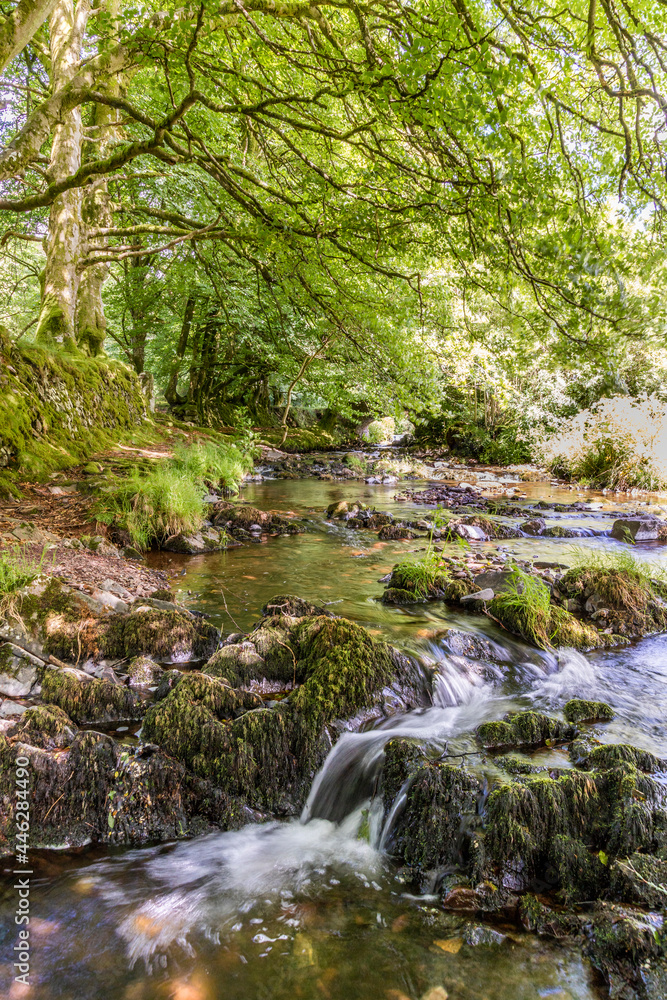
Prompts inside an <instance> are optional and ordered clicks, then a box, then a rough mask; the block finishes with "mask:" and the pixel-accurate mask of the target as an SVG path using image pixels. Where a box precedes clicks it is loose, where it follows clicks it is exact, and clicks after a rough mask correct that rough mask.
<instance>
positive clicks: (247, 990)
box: [0, 480, 667, 1000]
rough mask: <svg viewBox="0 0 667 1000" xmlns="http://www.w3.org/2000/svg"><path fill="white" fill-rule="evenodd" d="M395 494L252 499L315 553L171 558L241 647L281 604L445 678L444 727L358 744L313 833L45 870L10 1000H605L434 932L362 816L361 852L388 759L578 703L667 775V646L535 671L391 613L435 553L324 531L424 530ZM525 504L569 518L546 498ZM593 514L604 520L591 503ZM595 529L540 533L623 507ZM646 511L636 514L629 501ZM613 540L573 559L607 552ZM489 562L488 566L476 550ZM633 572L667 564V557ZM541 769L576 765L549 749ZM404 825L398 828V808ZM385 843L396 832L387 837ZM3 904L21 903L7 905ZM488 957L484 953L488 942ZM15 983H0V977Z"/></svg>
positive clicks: (580, 964)
mask: <svg viewBox="0 0 667 1000" xmlns="http://www.w3.org/2000/svg"><path fill="white" fill-rule="evenodd" d="M395 491H396V487H393V486H391V487H382V486H368V485H366V484H359V483H344V484H341V483H329V482H321V481H317V480H306V481H274V482H267V483H262V484H252V485H250V486H248V487H247V488H246V490H245V492H244V496H245V499H247V501H248V502H250V503H254V504H256V505H257V506H260V507H263V508H267V509H268V508H274V509H276V510H281V511H290V510H291V511H293V512H294V513H296V514H298V515H299V516H301V517H305V518H307V519H308V531H307V533H306V534H305V535H301V536H296V537H286V538H277V539H271V540H270V541H268V542H266V543H262V544H249V545H246V546H243V547H239V548H236V549H232V550H230V551H228V552H226V553H221V554H219V555H211V556H207V557H205V558H195V559H182V558H179V557H176V556H173V557H172V556H161V557H159V561H160V562H161V563H162V564H163V565H166V566H167V567H168V568H169V569H171V570H174V571H176V572H179V573H180V572H181V571H182V570H183V569H185V571H186V575H185V576H183V577H179V578H178V585H180V587H181V591H182V592H181V597H182V598H183V599H184V600H185V601H188V602H190V603H191V605H192V606H193V607H198V608H200V609H202V610H205V611H207V612H208V613H209V614H211V616H212V618H213V620H214V621H215V622H216V624H218V625H219V626H220V627H221V628H222V629H223V630H224V631H226V632H230V631H235V630H237V629H240V630H246V629H248V628H249V627H250V626H251V625H252V624H253V623H254V622H255V621H257V620H258V618H259V609H260V607H261V605H262V604H263V603H265V601H266V600H268V599H269V598H270V597H272V596H274V595H275V594H276V593H279V592H288V593H294V594H299V595H301V596H303V597H306V598H310V599H313V600H318V601H326V602H331V605H330V606H331V608H332V610H335V611H336V612H337V613H340V614H342V615H345V616H347V617H350V618H354V619H356V620H357V621H360V622H363V623H364V624H366V625H367V626H368V627H369V628H371V630H374V631H376V632H377V633H378V634H382V635H383V636H384V637H385V638H387V639H388V640H390V641H392V642H394V643H395V644H397V645H399V646H401V647H403V648H404V649H406V650H408V651H411V652H413V653H415V654H417V655H418V656H420V657H422V658H424V659H427V660H429V661H430V662H431V663H433V664H435V665H436V666H437V671H438V678H437V683H436V691H435V699H434V705H433V706H432V707H431V708H428V709H426V710H423V711H421V712H413V713H409V714H408V715H405V716H402V717H395V718H393V719H391V720H389V721H388V722H385V723H384V724H383V725H382V726H380V727H378V728H376V729H374V730H371V731H368V732H363V733H350V734H346V735H345V736H344V737H343V738H342V739H341V740H340V741H339V742H338V744H337V745H336V747H335V748H334V750H333V751H332V753H331V755H330V756H329V758H328V760H327V761H326V763H325V766H324V768H323V770H322V772H321V773H320V775H318V777H317V779H316V781H315V783H314V785H313V788H312V790H311V795H310V798H309V801H308V804H307V806H306V809H305V810H304V815H303V816H302V818H301V820H297V819H295V820H291V821H289V822H286V823H269V824H264V825H255V826H249V827H246V828H244V829H243V830H240V831H237V832H232V833H222V834H214V835H211V836H207V837H202V838H198V839H194V840H191V841H188V842H182V843H179V844H168V845H160V846H157V847H146V848H141V849H136V850H104V849H101V848H93V847H91V848H88V849H85V850H82V851H76V852H74V851H72V852H60V853H58V854H55V853H53V852H46V851H42V852H36V856H35V858H34V863H35V868H36V871H37V872H38V874H39V880H38V883H35V882H33V892H32V897H31V902H32V914H33V921H32V923H31V931H32V934H33V939H32V940H33V949H34V950H33V966H32V972H31V986H30V988H29V991H28V992H25V991H23V988H22V987H19V986H18V984H16V983H13V984H12V981H11V980H12V969H11V965H10V964H9V962H10V955H11V947H12V944H13V942H14V930H13V923H12V908H13V905H14V894H13V892H12V890H11V889H10V888H8V889H7V891H6V893H5V895H4V896H3V897H2V903H1V904H0V910H1V911H2V916H3V918H4V919H3V924H2V930H0V995H1V996H8V997H12V998H14V997H23V996H25V997H30V998H31V1000H55V998H60V997H64V998H70V997H71V998H75V997H76V998H90V1000H93V998H97V997H99V998H104V1000H116V998H118V1000H161V998H165V1000H223V998H224V1000H237V998H238V1000H241V998H243V1000H262V998H273V1000H283V998H284V1000H288V998H290V1000H291V998H306V1000H310V998H320V997H321V998H325V1000H353V998H359V1000H376V998H381V1000H443V998H444V997H445V996H448V997H449V998H450V1000H538V998H551V1000H595V998H600V997H602V995H603V994H602V992H601V984H600V982H599V981H598V980H596V977H595V973H594V972H593V971H592V970H591V969H590V967H589V966H588V965H587V963H586V962H585V961H584V960H583V959H582V957H581V956H580V955H579V954H578V953H577V952H576V951H575V950H572V949H569V948H566V947H561V946H558V945H556V944H553V943H548V942H544V941H539V940H537V939H535V938H534V937H532V936H530V935H524V934H521V933H518V932H517V930H516V928H514V927H503V926H502V925H499V924H496V925H494V926H493V927H487V928H486V932H485V933H486V939H485V943H479V942H480V936H481V932H480V931H479V928H478V927H477V928H476V927H475V926H471V924H470V922H468V921H464V920H463V919H462V918H459V917H456V916H452V915H448V914H445V913H443V912H442V911H441V910H440V909H439V908H438V903H437V899H436V898H435V897H433V898H429V897H424V896H422V897H415V896H413V895H411V894H410V892H409V890H408V888H407V887H406V886H405V885H404V884H403V882H402V881H401V878H400V872H397V871H396V870H395V866H393V864H392V862H391V858H390V857H389V856H388V855H387V854H386V853H385V852H384V851H383V850H382V848H383V847H386V846H387V845H389V844H390V841H391V838H390V833H391V830H390V828H387V827H385V829H384V830H383V829H382V827H381V824H380V821H379V817H378V816H377V814H376V813H375V811H374V810H373V808H372V806H371V809H370V829H371V837H370V843H368V842H366V841H365V840H361V839H359V838H358V836H357V834H358V832H359V829H360V825H361V821H362V809H364V808H367V807H368V806H369V797H370V796H371V795H372V791H373V788H374V786H375V782H376V779H377V774H378V770H379V768H380V767H381V765H382V755H383V747H384V744H385V742H386V740H387V739H388V738H389V737H390V736H392V735H394V734H396V733H400V734H403V735H415V736H419V738H420V739H422V740H423V741H424V742H427V743H429V744H431V745H432V746H433V747H434V748H437V750H438V752H443V751H445V750H446V752H447V753H460V752H463V751H470V750H474V749H475V747H474V745H473V743H472V741H471V740H470V737H469V736H468V735H467V734H468V733H470V731H471V730H472V729H474V727H475V726H476V725H478V724H479V722H480V721H482V720H484V719H488V718H498V717H499V716H500V715H501V714H502V713H503V712H505V711H507V710H508V709H509V708H527V707H532V706H534V707H538V708H542V709H546V710H551V711H554V710H555V711H557V710H559V709H560V708H561V707H562V705H563V703H564V702H565V701H566V700H567V699H568V698H570V697H572V696H575V695H579V696H585V697H589V698H596V697H600V698H603V699H604V700H606V701H608V702H610V703H611V704H612V705H613V706H614V707H615V709H616V710H617V713H618V714H617V718H616V719H615V720H614V722H612V723H611V724H609V725H607V726H598V727H596V731H597V733H598V735H599V737H600V738H601V739H604V740H607V741H630V742H633V743H635V744H637V745H639V746H642V747H645V748H647V749H650V750H652V751H654V752H656V753H659V754H662V755H667V731H666V729H665V723H664V720H665V715H666V710H667V637H662V636H657V637H653V638H648V639H645V640H642V641H640V642H637V643H634V644H633V645H632V646H630V647H627V648H623V649H620V650H611V651H607V652H604V653H595V654H590V655H587V656H583V655H581V654H578V653H574V652H572V651H567V650H565V651H561V652H559V653H558V654H553V653H541V652H538V651H536V650H533V649H529V648H528V647H526V646H524V645H523V644H521V643H519V642H517V641H514V640H512V639H511V638H510V637H508V635H507V633H504V632H501V631H500V630H497V629H496V628H495V627H494V626H493V623H491V622H489V621H488V620H487V619H483V618H480V617H475V616H471V615H465V614H460V613H459V614H455V613H452V612H451V611H450V610H448V609H447V608H446V607H444V606H443V605H440V604H430V605H423V606H418V607H416V608H411V609H404V608H403V609H401V608H388V607H386V606H384V605H382V604H380V603H379V602H378V601H377V598H378V597H379V596H380V595H381V593H382V589H383V587H382V584H380V583H378V578H379V577H380V576H382V575H384V574H385V573H387V572H388V571H389V570H390V569H391V566H392V565H393V563H394V562H395V561H396V558H397V557H399V556H403V555H405V554H407V553H409V552H418V551H419V550H420V549H421V548H423V547H424V546H425V544H426V542H425V541H423V540H419V539H418V540H415V541H412V542H400V543H399V542H395V543H382V542H379V541H378V539H377V537H376V535H375V534H373V533H367V532H363V531H350V530H349V529H347V528H346V527H344V526H342V525H340V524H338V525H336V524H331V523H327V522H326V521H325V520H324V516H323V511H324V509H325V508H326V506H327V505H328V504H329V503H330V502H331V501H332V500H337V499H347V498H351V499H362V500H363V501H364V502H366V503H371V504H374V505H375V506H377V507H378V509H384V510H393V511H394V512H396V513H398V512H400V511H405V513H406V514H410V515H414V514H416V515H417V516H423V514H424V513H426V512H427V510H428V508H424V507H417V506H411V505H409V504H403V503H399V502H397V501H394V500H393V499H392V498H393V495H394V493H395ZM526 491H527V492H529V493H530V494H531V495H532V496H533V497H535V498H539V497H544V498H547V497H549V496H550V497H551V499H555V500H557V501H559V502H570V501H572V500H573V499H578V497H577V496H576V495H573V494H572V493H570V492H563V493H561V494H560V495H554V494H553V493H551V494H549V492H548V487H546V486H545V484H526ZM595 499H596V500H600V499H601V498H599V497H597V498H595ZM603 503H604V504H605V507H604V509H603V510H602V511H599V512H596V513H595V514H594V515H590V514H589V515H587V516H586V515H584V516H579V515H577V516H573V515H571V514H567V515H565V514H563V515H554V516H550V517H548V518H547V520H548V522H549V523H561V524H566V523H567V524H572V525H580V526H582V527H587V528H591V527H593V528H595V529H596V530H604V529H606V528H609V527H610V526H611V518H610V516H609V512H610V511H612V510H619V509H621V508H620V505H619V503H618V502H607V501H603ZM628 506H629V508H632V509H634V508H636V501H635V502H632V501H628ZM506 544H507V546H508V548H509V549H510V550H511V551H514V552H516V553H517V555H519V556H534V557H536V558H541V559H549V560H553V561H557V562H567V561H568V559H569V558H571V556H572V552H573V543H572V542H571V541H570V540H567V539H565V540H561V539H554V540H541V539H540V540H537V539H521V540H517V541H508V542H507V543H506ZM618 544H619V543H616V542H614V541H613V540H611V539H610V538H609V537H608V536H605V535H595V536H592V537H586V538H582V539H577V540H576V545H578V546H589V547H593V548H604V547H611V546H616V545H618ZM479 548H480V550H481V551H484V550H486V549H490V548H495V546H494V545H491V544H489V545H482V546H479ZM637 551H638V552H640V554H641V555H642V557H643V558H646V559H648V560H652V561H655V562H660V563H665V562H667V559H666V556H665V555H663V553H666V554H667V547H665V546H658V545H646V546H644V547H643V548H642V549H638V550H637ZM452 627H453V628H457V629H464V630H466V631H472V632H477V633H480V632H481V633H483V634H484V635H485V636H486V637H487V638H489V639H491V640H492V642H493V647H492V656H491V657H490V659H489V662H484V661H479V660H475V659H472V658H470V657H467V656H464V655H461V654H460V652H458V651H457V648H458V647H457V646H456V643H455V641H452V639H451V636H448V634H447V629H448V628H452ZM543 760H544V762H545V763H548V764H558V765H560V766H566V765H567V758H566V757H565V755H564V754H562V753H561V752H560V751H558V749H550V750H547V751H544V754H543ZM396 808H397V809H398V808H400V801H399V802H398V803H397V806H396ZM388 826H389V827H390V826H391V822H389V824H388ZM9 885H11V882H10V883H9ZM489 938H490V939H491V940H489ZM3 963H4V964H3Z"/></svg>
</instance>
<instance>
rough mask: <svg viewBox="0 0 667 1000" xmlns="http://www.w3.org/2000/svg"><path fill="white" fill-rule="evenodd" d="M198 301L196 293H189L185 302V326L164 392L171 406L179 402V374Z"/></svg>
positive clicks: (182, 329)
mask: <svg viewBox="0 0 667 1000" xmlns="http://www.w3.org/2000/svg"><path fill="white" fill-rule="evenodd" d="M196 301H197V300H196V298H195V296H194V295H188V300H187V302H186V303H185V313H184V314H183V326H182V327H181V335H180V337H179V338H178V346H177V348H176V357H175V358H174V363H173V364H172V366H171V372H170V373H169V383H168V385H167V388H166V389H165V393H164V398H165V399H166V400H167V402H168V403H169V405H170V406H175V405H176V404H177V403H178V402H179V398H178V376H179V375H180V372H181V365H182V363H183V358H184V357H185V352H186V350H187V347H188V340H189V338H190V329H191V328H192V318H193V316H194V314H195V305H196Z"/></svg>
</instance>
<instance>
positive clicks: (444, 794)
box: [390, 762, 482, 870]
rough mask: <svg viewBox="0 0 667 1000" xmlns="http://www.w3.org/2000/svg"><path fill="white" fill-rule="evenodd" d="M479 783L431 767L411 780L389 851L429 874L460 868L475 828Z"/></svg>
mask: <svg viewBox="0 0 667 1000" xmlns="http://www.w3.org/2000/svg"><path fill="white" fill-rule="evenodd" d="M481 788H482V784H481V781H480V779H478V778H476V777H474V776H473V775H471V774H469V773H468V772H466V771H465V770H463V769H462V768H461V767H453V766H452V765H451V764H444V763H437V762H428V763H425V764H424V765H423V766H422V767H421V768H420V769H419V770H418V771H416V773H415V774H414V776H413V779H412V781H411V783H410V785H409V787H408V788H407V790H406V803H405V807H404V809H403V811H402V812H401V813H400V814H399V815H398V817H397V818H396V823H395V827H394V829H393V831H392V833H391V840H390V848H391V850H392V852H393V853H395V854H396V855H397V856H398V857H400V858H401V860H402V861H403V862H404V863H405V864H407V865H410V866H412V867H415V868H418V869H422V870H428V869H432V868H435V867H440V866H442V865H451V864H458V863H461V862H462V861H463V860H464V858H465V853H466V850H467V845H466V841H467V838H468V836H469V834H470V833H471V832H472V831H473V830H474V829H475V828H476V826H477V802H478V798H479V796H480V794H481Z"/></svg>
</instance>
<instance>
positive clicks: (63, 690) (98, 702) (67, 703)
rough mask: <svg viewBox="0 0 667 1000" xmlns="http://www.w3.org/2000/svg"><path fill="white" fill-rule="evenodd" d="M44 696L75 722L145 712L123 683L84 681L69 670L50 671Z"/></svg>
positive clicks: (135, 715)
mask: <svg viewBox="0 0 667 1000" xmlns="http://www.w3.org/2000/svg"><path fill="white" fill-rule="evenodd" d="M42 698H44V700H45V701H47V702H51V704H53V705H57V706H58V707H59V708H62V709H63V711H64V712H66V713H67V715H69V716H70V718H72V719H74V721H75V722H78V723H82V722H108V721H116V720H119V719H133V718H137V717H139V716H140V715H141V707H140V704H139V701H138V699H137V697H136V695H135V694H134V693H133V692H132V691H130V689H129V688H126V687H125V686H124V685H122V684H113V683H112V682H111V681H103V680H95V679H93V678H88V679H86V680H83V679H82V678H80V677H77V676H76V675H75V673H74V672H73V671H72V672H70V671H69V670H47V671H46V672H45V674H44V679H43V680H42Z"/></svg>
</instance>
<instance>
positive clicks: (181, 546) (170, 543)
mask: <svg viewBox="0 0 667 1000" xmlns="http://www.w3.org/2000/svg"><path fill="white" fill-rule="evenodd" d="M229 541H230V539H229V536H228V535H227V533H226V531H224V529H222V528H214V527H211V528H202V529H201V530H200V531H197V532H195V533H194V534H193V535H184V534H180V535H175V536H174V537H173V538H169V539H167V541H166V542H165V543H164V544H163V545H162V548H163V549H165V550H166V551H167V552H180V553H181V554H183V555H186V556H199V555H205V554H206V553H207V552H220V551H221V550H222V549H225V548H226V547H227V545H228V544H229Z"/></svg>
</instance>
